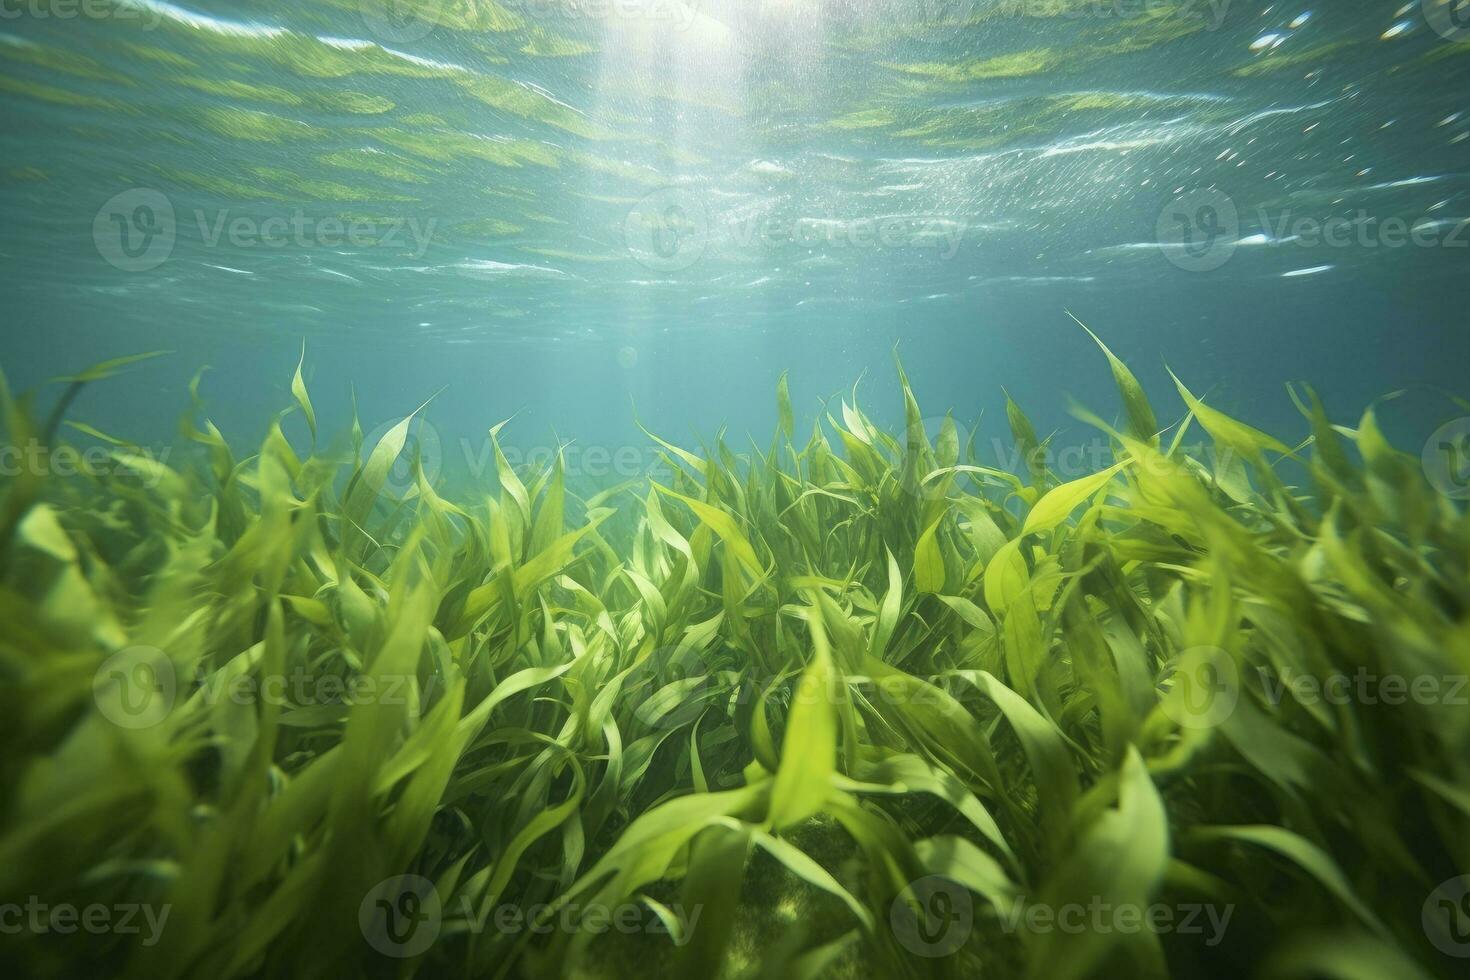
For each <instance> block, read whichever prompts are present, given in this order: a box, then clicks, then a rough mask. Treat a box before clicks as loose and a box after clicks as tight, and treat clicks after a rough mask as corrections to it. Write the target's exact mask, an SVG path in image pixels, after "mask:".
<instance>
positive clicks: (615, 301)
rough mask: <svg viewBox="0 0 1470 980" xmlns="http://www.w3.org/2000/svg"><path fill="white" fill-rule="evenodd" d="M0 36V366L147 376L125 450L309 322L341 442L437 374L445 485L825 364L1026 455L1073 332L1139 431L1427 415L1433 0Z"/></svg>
mask: <svg viewBox="0 0 1470 980" xmlns="http://www.w3.org/2000/svg"><path fill="white" fill-rule="evenodd" d="M0 14H3V17H0V63H3V74H0V147H3V164H0V172H3V188H0V209H3V215H4V218H5V220H4V222H3V223H0V269H3V272H0V276H3V283H4V292H5V296H6V310H5V326H4V328H3V331H0V364H3V366H4V369H5V371H6V373H7V375H8V376H9V378H10V381H11V383H12V385H13V386H14V387H18V388H26V387H31V386H35V385H38V384H40V383H42V382H43V381H45V379H47V378H50V377H53V376H56V375H63V374H68V373H71V372H75V371H77V370H80V369H82V368H84V367H86V366H87V365H88V364H90V363H93V362H96V361H99V360H102V359H105V358H110V357H116V356H120V355H124V354H130V353H136V352H140V351H147V350H159V349H162V350H168V351H172V352H173V353H172V355H171V356H169V357H167V358H160V359H157V360H153V361H150V362H147V363H146V364H142V365H139V366H138V367H136V368H135V369H134V370H133V371H132V372H130V373H129V374H127V375H126V376H125V377H123V378H119V379H115V380H113V381H111V382H109V383H108V384H106V385H98V386H94V387H92V388H90V389H89V390H87V391H86V392H84V394H83V396H82V398H81V399H80V400H79V402H78V404H77V405H76V406H75V409H74V411H73V415H74V416H75V417H78V418H81V419H85V420H86V421H88V422H91V423H92V424H94V425H97V426H98V427H99V428H102V429H105V430H107V431H109V432H114V433H117V434H119V435H125V436H127V437H128V438H131V439H136V440H145V441H146V440H152V441H153V442H156V443H159V444H165V443H167V442H169V440H171V439H173V438H174V435H173V434H174V432H175V424H176V420H177V418H178V416H179V414H180V413H181V412H182V411H183V410H184V409H185V408H186V407H187V403H188V393H187V386H188V382H189V379H190V377H191V376H192V375H193V374H194V372H195V370H196V369H198V368H199V367H201V366H203V365H209V366H211V368H212V370H211V371H210V372H209V373H208V374H207V375H206V376H205V380H204V382H203V384H202V386H201V392H202V394H203V395H204V397H205V399H206V401H207V403H208V405H209V412H210V415H211V417H212V418H213V419H214V420H215V421H216V423H217V424H218V425H219V426H220V428H221V429H222V430H223V431H224V433H225V434H226V436H227V437H228V438H229V439H230V440H231V441H232V442H237V443H239V444H240V445H241V446H249V445H251V444H252V443H253V442H256V441H258V440H259V438H260V437H261V436H262V435H263V433H264V432H265V428H266V425H267V423H268V421H269V418H270V415H271V413H272V412H274V411H275V410H277V409H279V408H281V407H284V406H286V405H288V404H289V403H290V393H289V382H290V379H291V375H292V371H293V369H294V368H295V365H296V362H297V359H298V357H299V356H300V349H301V345H302V343H303V341H304V343H305V347H306V366H305V369H304V374H305V377H306V380H307V383H308V385H309V386H310V389H311V392H312V397H313V399H314V400H315V402H316V404H317V409H318V412H319V414H320V416H321V419H322V426H323V428H324V429H326V430H329V431H340V430H342V429H345V428H346V426H347V425H348V423H349V418H350V412H351V404H352V403H351V394H352V392H354V391H355V394H356V399H357V405H358V412H359V415H360V417H361V419H362V427H363V429H364V430H367V431H372V430H373V429H375V428H379V427H382V426H385V425H387V424H389V423H391V422H392V421H394V420H396V419H398V418H401V417H402V416H403V415H404V414H406V413H407V412H409V411H411V410H412V409H413V408H414V407H415V406H417V405H418V404H419V403H420V402H421V401H422V400H423V399H425V398H427V397H429V396H430V395H432V394H434V393H435V392H436V391H439V390H440V389H441V388H442V389H443V391H442V393H441V394H439V395H438V397H437V398H436V400H435V401H434V403H433V405H432V406H431V408H430V410H429V412H428V415H427V418H428V419H429V420H430V422H431V423H432V425H433V426H434V437H435V438H438V439H439V440H440V442H441V450H440V452H441V453H442V456H443V460H442V467H443V470H444V471H445V472H446V473H453V472H457V471H459V470H462V469H465V468H469V469H473V468H474V465H475V461H474V458H473V457H474V456H475V454H476V453H478V452H479V447H481V446H482V445H483V442H482V441H476V437H477V436H479V435H481V434H483V431H484V428H485V427H486V426H487V425H489V424H493V423H494V422H497V421H499V420H501V419H503V418H506V417H508V416H511V415H516V416H517V418H516V421H515V422H514V424H513V426H512V429H511V430H507V431H508V433H511V434H513V439H512V441H514V442H516V443H517V444H518V445H519V446H521V447H522V448H523V449H524V450H525V451H527V452H530V451H533V450H535V449H537V448H538V447H539V448H545V447H548V446H551V445H555V444H556V442H557V440H569V439H570V440H575V444H576V445H578V446H579V447H580V450H581V451H584V452H587V453H588V456H587V457H585V461H584V464H583V469H584V470H585V471H586V472H587V473H589V474H591V475H594V476H597V475H603V474H607V475H618V473H619V472H621V471H622V470H631V469H633V468H635V467H636V466H637V465H638V463H637V462H635V461H639V462H641V461H646V460H647V459H649V458H651V453H650V452H649V450H648V446H649V441H648V440H647V439H646V438H645V437H643V436H642V435H641V434H640V433H639V432H638V431H637V429H636V428H635V427H634V426H633V424H632V419H633V413H634V406H636V410H637V413H638V415H639V417H641V418H642V420H643V421H644V422H645V423H646V424H648V425H649V426H650V427H651V428H654V429H655V430H657V431H659V432H660V434H662V435H665V436H668V437H670V438H673V439H675V440H676V441H683V442H690V441H692V439H693V437H694V434H696V433H697V434H704V435H708V434H711V433H713V432H714V431H715V430H717V429H718V428H719V427H720V426H727V427H728V429H729V432H730V434H731V436H732V442H734V443H736V444H737V445H746V444H747V443H746V442H745V437H746V434H747V433H749V434H753V435H754V436H755V438H756V440H757V441H758V442H760V443H762V444H764V442H765V440H766V439H768V437H769V433H770V432H771V431H772V427H773V425H774V423H775V400H774V395H773V392H774V388H775V384H776V380H777V378H778V376H779V375H780V374H781V373H782V372H783V371H788V372H789V375H790V384H791V390H792V392H793V396H794V398H795V401H796V404H797V407H798V410H799V411H801V412H804V413H805V415H806V419H807V422H808V423H809V422H810V420H811V419H812V418H814V417H816V414H817V412H818V410H819V408H820V407H821V404H822V402H821V401H820V400H824V399H828V398H831V397H832V396H834V395H837V394H839V393H847V395H848V397H849V398H850V397H851V394H850V391H851V386H852V384H853V382H854V381H856V380H858V379H859V378H860V377H862V378H863V379H864V380H863V382H862V386H861V387H860V389H859V392H858V397H859V398H861V399H862V400H863V402H864V405H865V407H868V408H869V409H870V410H871V411H873V412H874V414H875V415H877V416H878V417H880V418H894V417H896V414H897V410H898V400H897V389H896V386H895V385H894V384H893V380H892V379H893V369H892V361H891V355H892V351H893V349H894V347H895V345H897V348H898V350H899V352H900V354H901V355H902V357H903V359H904V362H905V365H906V367H907V370H908V372H909V374H910V376H911V378H912V379H913V382H914V386H915V388H916V390H917V391H918V393H919V396H920V399H921V401H922V403H923V404H924V406H925V408H926V410H929V411H933V412H935V413H942V412H943V411H945V410H947V409H953V410H954V411H955V412H956V414H957V416H958V417H960V418H961V419H964V420H967V421H969V420H974V419H977V418H980V417H982V416H983V418H984V419H985V420H986V421H984V422H982V423H981V424H980V427H979V429H978V431H979V432H981V433H983V435H982V436H981V439H980V444H981V445H982V446H983V445H984V443H985V439H987V438H989V437H990V436H1000V435H1003V430H1004V414H1003V411H1001V406H1002V404H1003V402H1002V395H1001V387H1002V386H1005V388H1006V389H1008V390H1009V391H1010V393H1011V394H1012V395H1013V396H1014V397H1015V398H1016V399H1017V401H1018V402H1020V403H1021V404H1022V405H1023V406H1024V407H1025V408H1026V409H1027V411H1028V412H1030V413H1031V415H1032V417H1033V418H1034V419H1035V420H1036V422H1037V425H1038V427H1039V428H1042V429H1044V430H1048V431H1049V430H1051V429H1053V428H1059V429H1061V431H1062V432H1064V433H1065V432H1070V431H1073V430H1075V429H1076V428H1077V424H1076V423H1074V422H1071V421H1070V420H1069V417H1068V415H1067V409H1068V407H1069V404H1070V402H1069V399H1073V398H1075V399H1076V400H1077V401H1080V402H1082V403H1084V404H1087V405H1091V406H1094V407H1097V408H1099V409H1101V410H1103V411H1104V412H1105V413H1106V412H1111V411H1112V410H1113V407H1114V405H1115V401H1114V395H1113V394H1112V390H1111V380H1110V378H1109V376H1108V373H1107V369H1106V364H1105V363H1104V362H1103V360H1102V359H1101V357H1100V355H1099V354H1098V352H1097V350H1096V348H1095V347H1093V346H1091V344H1090V342H1088V341H1087V339H1086V337H1085V335H1084V334H1083V333H1082V332H1081V330H1080V329H1078V328H1077V326H1076V325H1075V324H1074V323H1073V322H1072V321H1071V320H1070V319H1069V318H1068V316H1067V315H1066V311H1068V310H1070V311H1071V312H1073V313H1075V314H1076V315H1077V316H1078V317H1080V318H1081V319H1082V320H1084V321H1085V322H1087V323H1088V325H1089V326H1091V327H1093V328H1094V329H1095V330H1097V331H1098V332H1099V333H1100V334H1101V335H1102V336H1103V337H1104V338H1105V339H1106V340H1107V341H1108V342H1109V344H1110V345H1111V346H1112V348H1113V349H1114V350H1115V351H1116V352H1117V353H1118V354H1119V355H1121V356H1122V357H1124V358H1125V359H1127V360H1128V361H1129V362H1130V363H1131V364H1132V365H1133V366H1134V367H1135V369H1136V370H1137V372H1138V374H1139V375H1140V377H1141V379H1142V380H1143V381H1144V383H1145V385H1146V386H1148V387H1149V389H1150V391H1151V392H1152V393H1153V394H1154V398H1155V401H1156V403H1157V404H1160V405H1161V406H1165V405H1167V406H1170V407H1169V408H1168V409H1164V408H1162V407H1161V412H1160V414H1161V416H1163V417H1166V418H1169V419H1171V420H1172V419H1173V418H1177V416H1178V415H1179V414H1182V412H1179V411H1176V410H1174V408H1173V406H1177V404H1178V403H1177V401H1175V400H1174V399H1173V397H1172V393H1171V388H1172V382H1171V381H1170V380H1169V378H1168V375H1167V373H1166V372H1165V365H1166V364H1167V365H1168V366H1169V367H1171V368H1172V369H1173V370H1174V371H1175V373H1177V374H1178V375H1179V376H1180V378H1181V379H1183V380H1184V381H1186V382H1187V383H1188V384H1189V386H1190V387H1191V389H1193V390H1194V391H1195V392H1200V393H1203V392H1209V393H1210V395H1211V400H1212V401H1213V402H1214V403H1216V404H1218V405H1220V406H1221V407H1223V408H1226V409H1228V410H1231V411H1235V412H1237V413H1239V414H1240V415H1242V416H1243V417H1245V418H1247V419H1249V420H1251V421H1252V422H1254V423H1256V424H1258V425H1261V426H1263V427H1266V428H1271V429H1273V430H1276V431H1280V432H1282V433H1283V434H1288V435H1289V434H1295V433H1300V432H1304V431H1305V427H1304V425H1303V424H1302V423H1301V422H1300V420H1299V418H1298V416H1297V415H1296V413H1295V410H1294V409H1293V407H1292V404H1291V400H1290V399H1289V397H1288V395H1287V393H1286V390H1285V388H1284V386H1285V384H1286V383H1287V382H1292V381H1299V380H1306V381H1310V382H1311V383H1313V384H1314V385H1315V386H1316V387H1317V388H1318V389H1319V390H1320V391H1321V393H1322V394H1323V397H1324V400H1325V401H1326V402H1327V404H1328V407H1329V409H1330V410H1331V411H1332V412H1333V414H1334V417H1335V418H1336V420H1337V421H1340V422H1344V423H1348V424H1351V423H1353V422H1354V421H1355V419H1356V417H1357V414H1358V412H1360V411H1361V409H1362V408H1363V407H1364V406H1366V405H1367V404H1368V403H1369V401H1370V400H1372V399H1374V398H1376V397H1378V396H1381V395H1385V394H1388V393H1391V392H1395V391H1398V390H1401V389H1404V390H1407V393H1406V394H1405V395H1404V396H1403V397H1401V398H1399V399H1397V400H1396V401H1395V402H1394V406H1393V409H1392V410H1391V411H1386V412H1385V415H1386V418H1385V425H1386V426H1387V427H1388V428H1389V429H1390V431H1392V432H1394V433H1395V435H1396V436H1397V437H1399V438H1400V439H1401V441H1402V442H1404V443H1406V444H1408V448H1412V449H1416V448H1417V443H1415V442H1414V440H1416V439H1417V440H1420V441H1421V442H1422V440H1423V438H1424V437H1425V436H1426V435H1427V433H1428V432H1429V431H1430V430H1431V429H1432V428H1433V427H1434V425H1436V424H1437V423H1438V422H1440V421H1443V418H1444V417H1446V412H1447V411H1448V410H1449V407H1448V406H1447V404H1446V402H1445V401H1444V400H1443V399H1442V398H1441V397H1440V396H1438V395H1437V394H1435V392H1434V389H1435V388H1444V389H1449V390H1452V391H1456V392H1460V393H1463V392H1464V391H1465V389H1466V386H1465V385H1464V383H1463V382H1464V370H1465V365H1466V364H1467V363H1470V332H1467V330H1466V321H1465V310H1466V309H1467V302H1466V291H1467V286H1470V282H1467V271H1470V261H1467V258H1470V227H1467V225H1466V221H1467V219H1470V157H1467V154H1470V105H1467V103H1470V84H1467V82H1470V70H1467V69H1470V12H1467V11H1466V10H1465V9H1464V4H1462V3H1459V2H1458V0H1425V2H1424V3H1418V2H1415V3H1408V4H1404V5H1399V4H1395V3H1380V2H1357V0H1355V2H1347V0H1334V2H1332V3H1326V2H1321V0H1302V2H1298V3H1292V4H1280V3H1277V4H1268V3H1263V2H1259V0H1258V2H1253V3H1246V2H1243V0H1234V2H1228V0H1178V2H1170V0H1117V2H1112V0H1109V2H1106V3H1104V2H1101V0H1096V2H1095V0H1033V2H987V0H969V2H952V3H941V2H939V0H919V2H914V3H900V2H898V0H767V2H756V0H748V2H739V3H737V2H728V3H725V2H714V0H698V2H693V3H690V4H687V5H686V4H679V3H675V2H673V0H647V2H635V0H606V2H601V3H594V2H582V3H578V2H574V0H544V2H543V0H518V2H516V0H507V2H502V3H493V2H488V0H473V2H471V0H463V2H437V0H422V2H413V3H410V2H408V0H395V2H393V3H391V4H390V3H389V2H388V0H361V2H358V0H299V2H293V3H285V2H276V0H267V2H255V3H237V4H229V3H221V2H207V0H188V2H187V3H183V2H181V3H179V4H171V3H164V2H160V0H128V2H103V0H97V2H96V3H88V4H85V5H84V4H83V3H82V2H81V0H76V2H74V3H68V2H66V0H4V2H3V3H0ZM1461 25H1463V26H1461ZM44 397H46V396H44V395H43V399H44ZM832 404H833V405H835V404H836V403H835V402H833V403H832ZM293 424H294V423H293ZM293 431H294V430H293ZM425 438H428V437H425ZM1060 438H1061V440H1062V441H1063V442H1065V439H1066V437H1065V436H1062V437H1060ZM1079 438H1080V437H1079ZM620 451H621V454H622V455H621V456H619V455H618V454H619V452H620ZM604 459H605V460H606V462H603V460H604ZM619 460H620V461H619ZM599 469H600V470H601V471H602V473H599V472H598V471H599Z"/></svg>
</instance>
